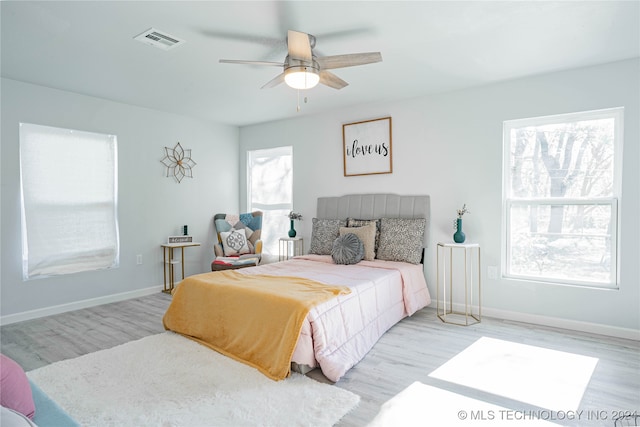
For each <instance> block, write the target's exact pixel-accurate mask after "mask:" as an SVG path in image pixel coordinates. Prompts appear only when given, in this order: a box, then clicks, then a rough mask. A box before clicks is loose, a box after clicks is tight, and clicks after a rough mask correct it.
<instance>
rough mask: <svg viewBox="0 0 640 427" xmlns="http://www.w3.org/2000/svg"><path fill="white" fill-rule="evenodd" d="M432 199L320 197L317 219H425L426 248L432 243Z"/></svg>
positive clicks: (381, 196)
mask: <svg viewBox="0 0 640 427" xmlns="http://www.w3.org/2000/svg"><path fill="white" fill-rule="evenodd" d="M430 208H431V204H430V199H429V196H400V195H397V194H351V195H347V196H338V197H318V210H317V214H316V216H317V218H322V219H347V218H357V219H378V218H425V219H426V220H427V226H426V228H425V232H424V246H425V247H427V246H428V242H429V224H430V222H431V218H430Z"/></svg>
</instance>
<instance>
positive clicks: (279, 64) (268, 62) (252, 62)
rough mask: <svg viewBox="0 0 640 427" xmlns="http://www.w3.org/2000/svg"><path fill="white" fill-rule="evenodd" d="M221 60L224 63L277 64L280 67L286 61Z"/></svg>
mask: <svg viewBox="0 0 640 427" xmlns="http://www.w3.org/2000/svg"><path fill="white" fill-rule="evenodd" d="M220 62H222V63H224V64H247V65H275V66H278V67H284V65H285V64H284V63H282V62H271V61H245V60H243V59H221V60H220Z"/></svg>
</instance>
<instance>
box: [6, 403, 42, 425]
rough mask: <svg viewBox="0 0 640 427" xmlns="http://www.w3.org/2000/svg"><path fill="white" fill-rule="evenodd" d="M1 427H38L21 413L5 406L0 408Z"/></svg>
mask: <svg viewBox="0 0 640 427" xmlns="http://www.w3.org/2000/svg"><path fill="white" fill-rule="evenodd" d="M0 425H2V427H38V426H36V424H35V423H34V422H33V421H31V420H30V419H29V418H27V417H26V416H24V415H23V414H21V413H20V412H17V411H14V410H13V409H9V408H5V407H4V406H0Z"/></svg>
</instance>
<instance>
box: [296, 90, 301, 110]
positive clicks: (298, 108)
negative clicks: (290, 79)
mask: <svg viewBox="0 0 640 427" xmlns="http://www.w3.org/2000/svg"><path fill="white" fill-rule="evenodd" d="M296 92H298V106H297V108H296V112H298V113H299V112H300V89H298V90H297V91H296Z"/></svg>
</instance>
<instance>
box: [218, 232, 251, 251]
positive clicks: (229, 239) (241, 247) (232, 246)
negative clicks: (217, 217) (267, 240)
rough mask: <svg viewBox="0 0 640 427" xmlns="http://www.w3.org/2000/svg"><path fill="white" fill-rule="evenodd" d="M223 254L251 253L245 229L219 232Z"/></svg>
mask: <svg viewBox="0 0 640 427" xmlns="http://www.w3.org/2000/svg"><path fill="white" fill-rule="evenodd" d="M220 238H221V239H222V247H223V248H224V254H225V256H234V255H242V254H248V253H251V249H250V248H249V244H248V241H247V235H246V231H245V230H235V229H233V230H231V231H223V232H221V233H220Z"/></svg>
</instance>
